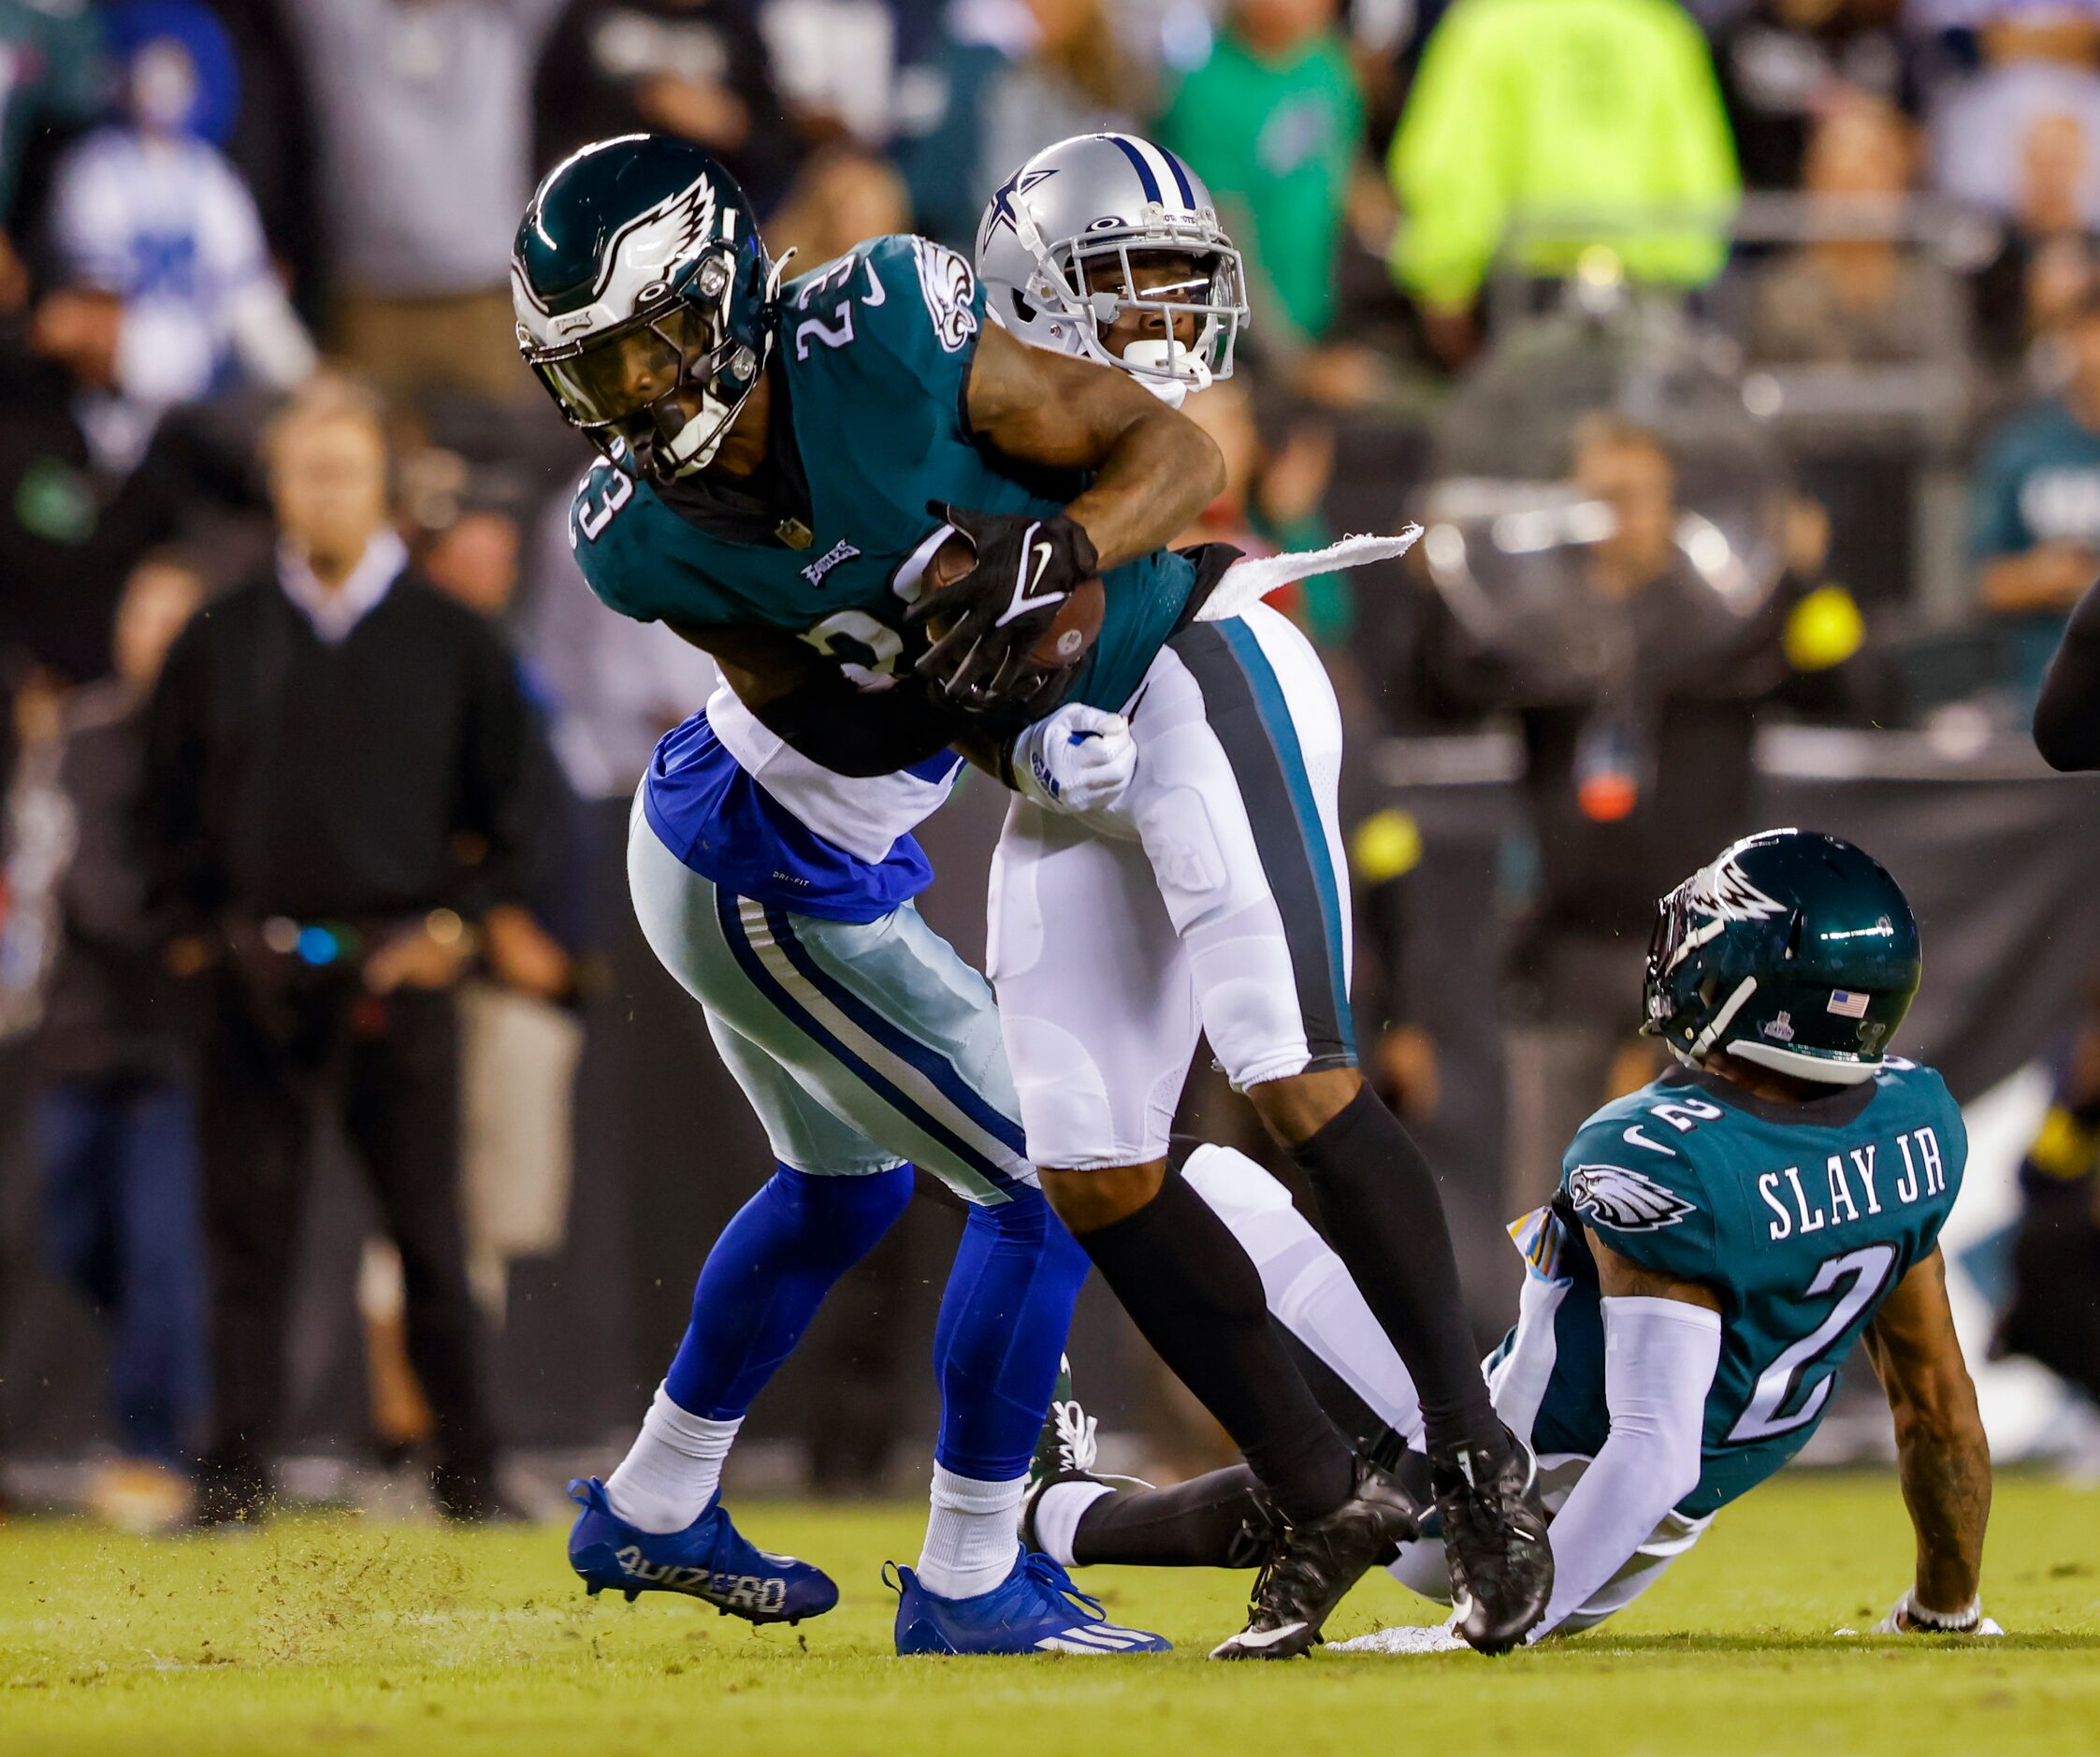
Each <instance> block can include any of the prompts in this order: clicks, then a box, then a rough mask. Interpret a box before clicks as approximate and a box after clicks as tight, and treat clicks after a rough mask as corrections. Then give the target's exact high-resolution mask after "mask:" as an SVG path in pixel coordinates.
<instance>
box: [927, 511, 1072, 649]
mask: <svg viewBox="0 0 2100 1757" xmlns="http://www.w3.org/2000/svg"><path fill="white" fill-rule="evenodd" d="M975 559H976V552H975V551H974V550H973V549H972V548H971V546H970V542H969V539H968V538H966V537H963V536H960V535H958V536H953V537H950V538H949V540H948V541H947V542H946V543H944V544H943V545H941V546H940V547H939V548H938V549H936V550H935V551H934V559H932V560H931V561H929V562H928V563H927V564H926V573H925V576H924V588H925V589H926V590H927V591H930V592H942V591H946V590H947V589H948V588H949V587H950V586H952V585H954V584H955V583H956V581H958V580H959V579H961V578H963V575H964V574H967V573H969V571H970V568H971V566H972V565H973V563H974V561H975ZM1107 609H1108V592H1107V589H1106V588H1104V587H1103V586H1102V584H1101V576H1100V575H1099V574H1094V575H1093V576H1092V577H1090V578H1087V579H1083V580H1081V581H1080V582H1079V584H1078V585H1077V586H1075V587H1074V588H1072V593H1071V595H1070V596H1069V597H1068V598H1066V599H1065V601H1064V603H1061V604H1060V605H1058V607H1057V615H1056V616H1055V617H1052V618H1051V619H1050V627H1048V628H1047V629H1045V630H1044V631H1043V632H1041V633H1040V634H1038V635H1037V636H1036V639H1035V640H1034V641H1033V642H1032V643H1030V645H1029V647H1028V657H1029V659H1030V660H1031V661H1034V662H1035V663H1036V664H1038V665H1040V666H1042V668H1043V669H1044V670H1046V671H1069V670H1071V668H1072V667H1073V666H1074V665H1076V664H1078V663H1079V661H1080V660H1082V659H1084V658H1085V657H1086V656H1087V653H1088V651H1089V649H1090V648H1092V646H1093V643H1094V638H1095V637H1096V636H1097V635H1099V634H1100V632H1101V619H1102V617H1103V616H1104V615H1105V614H1106V612H1107ZM927 632H928V633H929V634H930V635H931V636H932V638H933V639H934V640H936V641H937V640H939V639H940V637H941V636H942V635H943V634H944V633H946V632H947V625H946V624H945V623H944V622H943V621H942V619H941V617H939V616H938V615H937V614H936V615H935V616H934V618H933V619H932V621H931V622H930V623H929V624H928V628H927Z"/></svg>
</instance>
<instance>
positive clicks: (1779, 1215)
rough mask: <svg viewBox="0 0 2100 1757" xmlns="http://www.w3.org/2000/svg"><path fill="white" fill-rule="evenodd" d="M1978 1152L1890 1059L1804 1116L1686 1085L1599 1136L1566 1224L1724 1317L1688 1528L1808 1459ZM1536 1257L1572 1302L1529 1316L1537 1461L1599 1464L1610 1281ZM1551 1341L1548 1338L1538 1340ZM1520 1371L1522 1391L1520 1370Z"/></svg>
mask: <svg viewBox="0 0 2100 1757" xmlns="http://www.w3.org/2000/svg"><path fill="white" fill-rule="evenodd" d="M1967 1153H1968V1134H1967V1131H1966V1129H1965V1128H1964V1127H1963V1125H1962V1111H1961V1108H1960V1107H1959V1106H1958V1105H1957V1104H1956V1103H1955V1102H1954V1099H1953V1098H1952V1096H1950V1095H1949V1094H1948V1090H1947V1085H1946V1082H1944V1081H1942V1080H1941V1079H1940V1077H1939V1075H1938V1074H1936V1073H1934V1072H1933V1070H1932V1069H1931V1068H1929V1067H1917V1066H1915V1065H1914V1064H1911V1063H1907V1062H1900V1061H1894V1060H1891V1061H1890V1062H1889V1063H1888V1064H1886V1065H1885V1067H1883V1068H1882V1070H1881V1072H1879V1073H1878V1074H1877V1075H1876V1077H1875V1078H1874V1079H1873V1080H1871V1081H1869V1082H1865V1083H1863V1084H1861V1085H1858V1086H1853V1087H1849V1088H1846V1089H1844V1090H1841V1091H1837V1092H1833V1093H1832V1094H1831V1095H1830V1096H1827V1097H1823V1098H1820V1099H1818V1100H1817V1101H1816V1102H1815V1103H1813V1104H1808V1105H1781V1104H1774V1103H1770V1102H1767V1101H1764V1100H1761V1099H1760V1098H1757V1097H1756V1096H1752V1095H1751V1094H1748V1093H1745V1091H1743V1089H1742V1088H1741V1087H1739V1086H1735V1085H1731V1083H1729V1082H1727V1081H1724V1080H1721V1079H1718V1078H1716V1077H1715V1076H1713V1075H1710V1074H1705V1073H1687V1072H1683V1071H1679V1072H1675V1073H1673V1074H1671V1075H1669V1076H1667V1077H1665V1078H1664V1079H1662V1080H1658V1081H1657V1082H1654V1083H1653V1084H1651V1085H1648V1086H1644V1087H1643V1088H1642V1089H1641V1090H1640V1091H1639V1092H1636V1093H1634V1094H1632V1095H1631V1096H1629V1097H1625V1098H1621V1099H1619V1100H1618V1101H1617V1102H1616V1103H1614V1104H1609V1105H1606V1106H1605V1107H1604V1109H1602V1110H1601V1111H1598V1112H1597V1114H1596V1115H1595V1116H1593V1117H1591V1118H1590V1119H1589V1121H1588V1122H1586V1124H1584V1125H1583V1126H1582V1129H1581V1130H1580V1132H1578V1133H1577V1135H1576V1136H1575V1139H1574V1141H1573V1143H1572V1144H1571V1146H1570V1147H1569V1149H1568V1154H1567V1157H1566V1158H1565V1159H1564V1161H1563V1162H1562V1169H1561V1181H1560V1198H1559V1200H1558V1201H1557V1203H1556V1205H1555V1212H1556V1213H1557V1215H1558V1216H1560V1217H1562V1218H1565V1217H1567V1216H1568V1213H1569V1211H1570V1210H1572V1217H1573V1219H1574V1220H1576V1221H1579V1222H1580V1223H1581V1225H1582V1226H1583V1227H1590V1228H1593V1229H1594V1230H1595V1231H1596V1233H1597V1235H1598V1237H1599V1238H1600V1239H1601V1240H1602V1241H1603V1242H1604V1243H1606V1244H1607V1245H1609V1246H1610V1247H1611V1249H1613V1250H1614V1251H1615V1252H1617V1253H1618V1254H1619V1255H1620V1256H1624V1257H1626V1258H1628V1259H1629V1261H1632V1262H1634V1263H1638V1264H1640V1265H1642V1266H1643V1267H1644V1268H1648V1269H1653V1270H1655V1271H1658V1272H1659V1273H1663V1274H1667V1275H1671V1276H1673V1277H1675V1278H1677V1279H1680V1280H1684V1281H1696V1282H1700V1283H1702V1284H1703V1285H1706V1286H1708V1287H1711V1288H1713V1289H1714V1290H1715V1292H1716V1293H1717V1294H1718V1295H1719V1296H1720V1300H1721V1356H1720V1366H1719V1370H1718V1371H1717V1372H1716V1374H1715V1378H1714V1387H1713V1390H1712V1392H1711V1393H1710V1394H1709V1396H1708V1398H1707V1401H1706V1427H1705V1436H1704V1446H1703V1459H1704V1461H1703V1468H1702V1471H1701V1474H1700V1479H1699V1487H1698V1488H1696V1489H1695V1490H1694V1491H1693V1492H1692V1493H1691V1494H1690V1495H1688V1496H1687V1497H1686V1498H1685V1500H1683V1501H1682V1502H1680V1503H1678V1511H1679V1512H1681V1513H1684V1514H1687V1515H1688V1516H1690V1517H1705V1516H1706V1515H1708V1514H1711V1513H1712V1512H1714V1510H1715V1509H1716V1508H1717V1507H1720V1506H1723V1505H1725V1504H1726V1503H1729V1502H1731V1501H1732V1500H1734V1499H1735V1498H1736V1497H1737V1496H1738V1495H1741V1494H1743V1493H1745V1491H1746V1490H1748V1489H1750V1488H1755V1487H1756V1486H1757V1485H1758V1484H1759V1483H1760V1482H1762V1481H1763V1480H1764V1479H1765V1478H1766V1477H1767V1476H1770V1475H1771V1474H1773V1473H1774V1471H1776V1470H1778V1469H1779V1468H1780V1466H1781V1465H1783V1464H1785V1463H1786V1462H1787V1460H1788V1459H1790V1458H1792V1457H1793V1456H1794V1454H1795V1453H1796V1452H1798V1451H1800V1450H1801V1448H1802V1447H1803V1445H1806V1444H1807V1442H1808V1437H1809V1435H1810V1434H1812V1433H1814V1432H1815V1431H1816V1428H1817V1424H1818V1422H1820V1421H1821V1419H1822V1416H1823V1412H1824V1411H1825V1410H1826V1409H1827V1408H1828V1407H1829V1404H1830V1400H1831V1394H1832V1391H1833V1389H1834V1388H1835V1387H1836V1383H1837V1375H1838V1370H1839V1368H1840V1367H1841V1366H1842V1365H1843V1364H1844V1361H1845V1358H1846V1356H1847V1353H1848V1352H1849V1351H1850V1349H1851V1348H1852V1345H1853V1343H1856V1342H1857V1341H1858V1340H1859V1338H1860V1335H1861V1331H1863V1330H1864V1329H1866V1327H1867V1325H1868V1324H1869V1323H1870V1322H1871V1321H1872V1319H1873V1317H1874V1314H1875V1313H1876V1311H1877V1310H1879V1308H1880V1305H1881V1301H1882V1300H1883V1299H1884V1298H1885V1297H1886V1296H1887V1295H1888V1294H1889V1292H1890V1289H1892V1288H1893V1287H1894V1286H1895V1285H1896V1284H1897V1283H1898V1282H1900V1281H1901V1280H1902V1279H1903V1278H1904V1276H1905V1275H1906V1274H1908V1273H1909V1272H1910V1271H1911V1269H1912V1268H1913V1267H1914V1266H1915V1265H1916V1264H1918V1263H1919V1262H1920V1261H1922V1260H1923V1259H1924V1258H1926V1257H1928V1256H1931V1255H1932V1253H1933V1248H1934V1246H1935V1245H1936V1244H1937V1243H1938V1242H1939V1234H1940V1227H1941V1226H1942V1225H1943V1224H1944V1223H1945V1222H1946V1219H1947V1215H1948V1210H1949V1209H1950V1208H1952V1206H1953V1205H1954V1198H1955V1196H1956V1195H1957V1194H1958V1193H1959V1192H1960V1190H1961V1187H1962V1166H1963V1163H1964V1161H1965V1159H1966V1156H1967ZM1530 1242H1531V1248H1530V1250H1529V1251H1528V1255H1529V1256H1530V1258H1531V1262H1532V1267H1533V1270H1534V1272H1543V1273H1544V1274H1545V1276H1546V1278H1547V1279H1549V1280H1551V1281H1554V1282H1557V1283H1564V1284H1565V1286H1564V1290H1561V1289H1558V1288H1557V1291H1559V1292H1560V1294H1561V1297H1559V1298H1558V1299H1557V1300H1547V1301H1537V1302H1528V1303H1531V1304H1535V1305H1536V1307H1537V1310H1536V1311H1535V1313H1534V1314H1532V1315H1530V1316H1528V1319H1527V1322H1526V1324H1522V1325H1519V1327H1518V1329H1517V1330H1515V1331H1513V1332H1512V1335H1511V1338H1510V1340H1509V1341H1508V1342H1507V1343H1504V1345H1503V1355H1504V1358H1505V1359H1507V1358H1508V1357H1509V1356H1511V1355H1513V1354H1514V1353H1516V1352H1518V1351H1522V1352H1523V1353H1524V1354H1526V1355H1527V1356H1528V1357H1529V1358H1531V1359H1533V1360H1536V1361H1538V1362H1539V1363H1540V1364H1541V1365H1543V1361H1544V1358H1545V1357H1546V1356H1547V1355H1548V1353H1549V1350H1550V1358H1551V1363H1552V1364H1551V1369H1550V1376H1548V1377H1547V1379H1546V1381H1545V1385H1544V1389H1543V1394H1542V1397H1541V1399H1540V1402H1539V1406H1538V1413H1537V1416H1536V1418H1535V1420H1534V1422H1533V1426H1532V1435H1531V1437H1532V1445H1533V1446H1534V1448H1535V1449H1536V1450H1538V1451H1539V1452H1541V1453H1555V1452H1571V1453H1578V1454H1581V1455H1583V1456H1586V1457H1594V1456H1595V1455H1596V1453H1597V1451H1598V1448H1599V1447H1600V1446H1601V1445H1603V1444H1604V1440H1605V1437H1606V1435H1607V1434H1608V1432H1609V1430H1610V1421H1609V1418H1608V1416H1607V1414H1606V1411H1605V1404H1604V1330H1603V1314H1602V1310H1601V1305H1600V1296H1599V1293H1598V1285H1597V1267H1596V1262H1595V1259H1594V1257H1593V1256H1592V1255H1591V1252H1590V1250H1589V1247H1588V1243H1587V1242H1586V1239H1584V1237H1583V1236H1582V1234H1581V1232H1580V1231H1579V1230H1578V1229H1577V1228H1576V1227H1573V1226H1572V1225H1571V1226H1568V1227H1565V1228H1563V1227H1557V1226H1547V1227H1536V1226H1535V1227H1532V1228H1531V1231H1530ZM1549 1255H1550V1256H1555V1257H1557V1261H1550V1262H1549V1261H1548V1260H1547V1259H1548V1256H1549ZM1546 1325H1550V1327H1551V1334H1550V1338H1548V1337H1547V1336H1545V1335H1543V1334H1535V1335H1534V1336H1533V1337H1530V1338H1528V1337H1527V1336H1526V1334H1525V1331H1526V1329H1527V1328H1528V1327H1531V1328H1533V1329H1535V1330H1539V1329H1542V1328H1543V1327H1544V1326H1546ZM1542 1344H1543V1345H1542ZM1500 1364H1501V1363H1498V1371H1499V1370H1500ZM1509 1364H1510V1365H1512V1366H1515V1367H1517V1368H1518V1370H1519V1372H1518V1376H1519V1379H1520V1380H1521V1379H1522V1377H1523V1376H1524V1374H1523V1372H1522V1363H1520V1362H1515V1361H1511V1362H1509Z"/></svg>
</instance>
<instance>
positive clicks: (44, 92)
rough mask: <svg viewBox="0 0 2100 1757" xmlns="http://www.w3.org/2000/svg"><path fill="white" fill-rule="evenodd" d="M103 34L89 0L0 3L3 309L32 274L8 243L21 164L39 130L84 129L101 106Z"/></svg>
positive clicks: (13, 303)
mask: <svg viewBox="0 0 2100 1757" xmlns="http://www.w3.org/2000/svg"><path fill="white" fill-rule="evenodd" d="M101 55H102V32H101V29H100V26H99V25H98V24H97V23H96V22H95V17H94V13H93V12H92V11H90V10H89V9H88V6H87V0H0V311H11V310H13V309H15V308H16V307H18V306H20V305H21V304H22V300H23V299H24V298H26V297H27V295H28V291H29V283H28V278H27V276H26V275H25V274H24V272H23V270H22V260H21V258H20V257H19V256H18V255H17V254H16V253H15V248H14V244H13V243H12V242H11V241H10V237H9V234H10V230H12V231H13V232H14V234H15V236H16V237H19V236H20V228H19V227H13V226H11V222H12V220H13V219H14V208H15V202H16V198H17V196H19V195H20V194H21V183H22V161H23V157H24V155H25V153H26V152H28V149H29V144H30V139H31V137H32V136H33V135H35V134H36V132H37V131H38V130H39V129H43V128H51V127H60V128H65V127H80V126H82V125H84V124H85V123H90V122H92V121H94V115H95V111H96V110H97V109H99V108H100V106H101V103H102V59H101Z"/></svg>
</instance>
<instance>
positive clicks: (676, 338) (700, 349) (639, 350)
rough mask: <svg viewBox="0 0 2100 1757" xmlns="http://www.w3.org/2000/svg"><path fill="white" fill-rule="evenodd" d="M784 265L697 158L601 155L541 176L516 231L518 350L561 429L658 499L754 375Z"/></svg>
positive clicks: (722, 423)
mask: <svg viewBox="0 0 2100 1757" xmlns="http://www.w3.org/2000/svg"><path fill="white" fill-rule="evenodd" d="M785 266H786V260H785V258H783V260H782V262H781V263H779V264H777V265H776V264H775V263H774V262H773V260H772V259H771V258H770V257H769V256H768V255H767V254H766V248H765V245H764V243H763V242H762V241H761V240H760V237H759V228H758V225H757V224H756V221H755V216H754V215H753V214H752V211H751V205H750V203H749V202H748V201H746V199H745V197H744V192H743V190H741V189H739V188H738V187H737V184H736V180H735V179H734V178H733V177H731V175H730V174H729V172H728V171H726V170H724V169H723V168H722V167H721V166H720V165H719V164H717V162H716V161H715V160H714V159H713V158H712V157H710V156H709V155H708V154H707V153H705V152H702V151H701V150H700V149H699V148H698V147H695V146H690V145H688V144H687V143H686V142H685V141H683V140H675V139H672V138H668V137H665V136H662V135H645V134H630V135H621V136H618V137H617V138H614V139H611V140H600V141H597V142H595V143H593V144H592V145H590V146H587V147H585V148H583V149H582V150H581V151H580V152H575V153H573V154H572V155H571V156H570V157H568V158H566V159H564V160H562V162H561V163H560V164H559V165H557V166H556V167H554V169H553V170H551V171H549V172H548V173H547V175H546V177H545V179H544V180H543V182H541V184H540V186H539V188H538V189H536V190H534V191H533V194H532V202H531V205H530V206H529V207H528V208H527V209H526V211H525V218H524V220H523V221H521V222H520V223H519V225H518V228H517V242H516V244H515V245H514V247H513V250H512V253H511V302H512V304H513V306H514V308H515V310H516V312H517V344H518V348H519V351H520V352H522V353H523V354H524V356H525V358H526V361H527V363H528V364H529V365H530V366H531V368H532V370H534V371H535V372H537V373H538V374H539V376H540V382H541V383H542V384H543V385H546V387H547V390H548V392H549V393H550V394H551V395H552V396H553V398H554V399H555V401H556V402H557V403H558V404H559V405H560V407H561V413H562V414H564V415H566V416H567V417H568V418H569V420H570V422H571V423H572V425H574V426H576V427H579V428H582V429H583V430H584V432H585V433H587V435H589V437H590V439H591V441H592V443H595V444H596V445H597V446H598V447H599V449H600V450H601V451H602V452H604V453H605V455H606V456H607V457H610V458H611V459H612V460H613V461H614V463H616V464H617V465H618V466H619V467H620V468H622V469H625V470H627V471H629V472H630V473H632V472H636V471H639V472H641V473H642V474H644V475H646V476H647V477H648V478H649V479H650V480H651V481H654V482H657V483H659V484H660V483H665V482H669V481H671V480H672V479H673V477H676V476H682V475H685V474H687V473H688V472H691V471H694V470H698V469H701V468H702V467H703V466H704V465H705V464H707V463H708V462H709V461H710V460H711V459H712V458H713V457H714V456H715V453H716V450H717V447H719V446H720V444H721V443H722V436H723V434H725V433H726V432H728V431H729V427H730V423H731V422H732V421H733V420H735V419H736V415H737V412H738V411H739V410H740V409H742V408H743V407H744V402H745V399H746V398H747V397H748V396H750V394H751V391H752V389H753V387H754V386H756V385H757V384H758V382H759V375H760V373H761V372H762V371H764V370H765V364H766V358H767V356H768V355H769V354H770V353H771V351H772V348H773V336H774V326H775V306H776V302H777V298H778V295H779V288H780V273H781V269H783V268H784V267H785Z"/></svg>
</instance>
